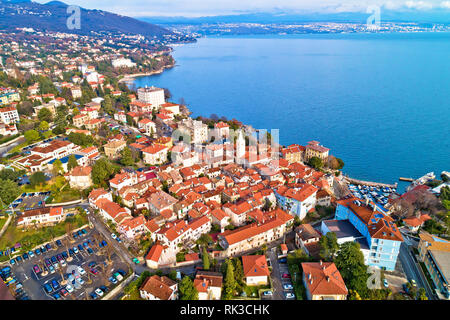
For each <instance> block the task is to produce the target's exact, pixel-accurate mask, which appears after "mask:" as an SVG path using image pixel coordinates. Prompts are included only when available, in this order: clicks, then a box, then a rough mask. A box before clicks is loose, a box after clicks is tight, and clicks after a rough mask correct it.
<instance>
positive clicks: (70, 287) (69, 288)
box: [66, 284, 73, 293]
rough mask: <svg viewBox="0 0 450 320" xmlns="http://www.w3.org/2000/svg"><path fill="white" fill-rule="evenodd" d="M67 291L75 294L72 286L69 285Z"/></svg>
mask: <svg viewBox="0 0 450 320" xmlns="http://www.w3.org/2000/svg"><path fill="white" fill-rule="evenodd" d="M66 290H67V292H69V293H72V292H73V287H72V286H71V285H70V284H68V285H67V286H66Z"/></svg>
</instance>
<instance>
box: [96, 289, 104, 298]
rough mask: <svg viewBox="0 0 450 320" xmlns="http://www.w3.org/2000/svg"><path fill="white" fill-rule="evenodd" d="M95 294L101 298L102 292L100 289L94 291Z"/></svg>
mask: <svg viewBox="0 0 450 320" xmlns="http://www.w3.org/2000/svg"><path fill="white" fill-rule="evenodd" d="M95 294H96V295H98V296H99V297H102V296H103V294H104V293H103V291H102V290H101V289H100V288H97V289H95Z"/></svg>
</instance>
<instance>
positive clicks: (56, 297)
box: [52, 293, 62, 300]
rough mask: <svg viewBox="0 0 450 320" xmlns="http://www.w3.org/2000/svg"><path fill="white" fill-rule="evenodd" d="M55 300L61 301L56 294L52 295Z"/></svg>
mask: <svg viewBox="0 0 450 320" xmlns="http://www.w3.org/2000/svg"><path fill="white" fill-rule="evenodd" d="M52 297H53V298H54V299H55V300H61V299H62V298H61V296H60V295H59V294H58V293H54V294H53V296H52Z"/></svg>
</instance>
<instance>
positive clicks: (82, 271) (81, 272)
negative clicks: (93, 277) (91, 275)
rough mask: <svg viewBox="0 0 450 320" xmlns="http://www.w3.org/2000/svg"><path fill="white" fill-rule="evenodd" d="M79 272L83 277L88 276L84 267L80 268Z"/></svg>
mask: <svg viewBox="0 0 450 320" xmlns="http://www.w3.org/2000/svg"><path fill="white" fill-rule="evenodd" d="M77 270H78V272H79V273H80V274H81V275H84V274H86V271H85V270H84V269H83V268H82V267H78V268H77Z"/></svg>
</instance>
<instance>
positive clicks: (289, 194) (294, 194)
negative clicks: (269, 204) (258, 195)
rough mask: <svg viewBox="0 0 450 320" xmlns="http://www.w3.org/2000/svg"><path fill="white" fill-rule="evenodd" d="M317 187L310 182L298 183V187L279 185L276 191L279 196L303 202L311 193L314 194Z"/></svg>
mask: <svg viewBox="0 0 450 320" xmlns="http://www.w3.org/2000/svg"><path fill="white" fill-rule="evenodd" d="M317 191H318V189H317V188H316V187H314V186H313V185H310V184H306V183H305V184H300V187H298V188H289V187H287V186H281V187H280V188H278V189H277V193H278V194H279V195H280V196H283V197H286V198H291V199H295V200H297V201H299V202H303V201H305V200H306V199H308V198H309V197H311V196H312V195H314V194H315V193H316V192H317Z"/></svg>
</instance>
